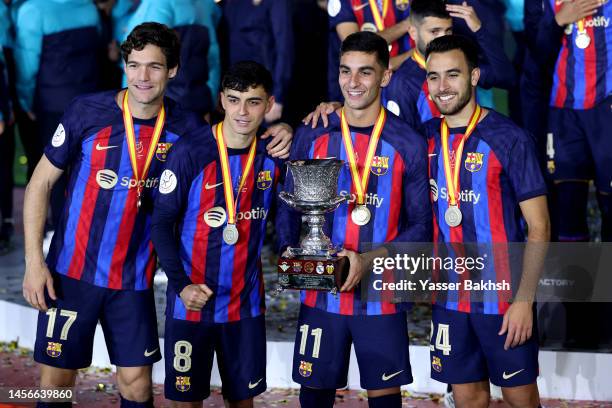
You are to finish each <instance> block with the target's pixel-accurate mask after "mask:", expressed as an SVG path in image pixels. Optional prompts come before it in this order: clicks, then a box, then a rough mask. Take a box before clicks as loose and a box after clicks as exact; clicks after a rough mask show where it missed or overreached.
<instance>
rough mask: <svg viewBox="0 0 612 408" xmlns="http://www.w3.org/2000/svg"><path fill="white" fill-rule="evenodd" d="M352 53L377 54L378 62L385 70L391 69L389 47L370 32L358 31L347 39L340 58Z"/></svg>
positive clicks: (343, 44)
mask: <svg viewBox="0 0 612 408" xmlns="http://www.w3.org/2000/svg"><path fill="white" fill-rule="evenodd" d="M350 51H360V52H365V53H367V54H376V60H377V61H378V63H379V64H380V65H381V66H382V67H383V68H384V69H387V67H389V46H388V45H387V41H385V39H384V38H382V37H381V36H380V35H378V34H375V33H372V32H369V31H358V32H356V33H353V34H351V35H349V36H348V37H346V38H345V39H344V41H342V46H341V47H340V56H342V55H344V54H345V53H347V52H350Z"/></svg>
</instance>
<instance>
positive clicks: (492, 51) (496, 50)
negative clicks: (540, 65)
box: [476, 25, 517, 89]
mask: <svg viewBox="0 0 612 408" xmlns="http://www.w3.org/2000/svg"><path fill="white" fill-rule="evenodd" d="M476 40H477V41H478V45H479V46H480V50H481V54H482V57H481V64H480V80H479V81H478V86H481V87H483V88H486V89H488V88H492V87H499V88H505V89H510V88H511V87H513V86H514V85H515V84H516V81H517V76H516V72H515V71H514V66H513V65H512V63H511V62H510V59H508V57H507V56H506V52H505V51H504V48H503V44H501V43H500V42H499V41H498V40H497V38H496V37H495V36H494V35H493V34H491V33H490V32H488V31H487V30H486V29H485V27H484V25H483V26H482V27H481V28H480V30H478V31H477V32H476Z"/></svg>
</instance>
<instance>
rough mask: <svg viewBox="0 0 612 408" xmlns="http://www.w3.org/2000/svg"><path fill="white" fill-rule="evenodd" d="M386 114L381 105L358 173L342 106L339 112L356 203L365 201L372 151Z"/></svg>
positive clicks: (373, 151) (376, 143)
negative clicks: (361, 169) (360, 171)
mask: <svg viewBox="0 0 612 408" xmlns="http://www.w3.org/2000/svg"><path fill="white" fill-rule="evenodd" d="M386 117H387V114H386V113H385V110H384V109H383V108H382V107H381V108H380V113H379V114H378V118H377V119H376V123H375V124H374V129H373V130H372V134H371V135H370V142H369V144H368V153H367V155H366V159H365V163H364V166H363V173H362V174H361V176H360V175H359V169H358V168H357V159H356V157H355V150H354V148H353V142H352V141H351V131H350V129H349V126H348V123H347V121H346V117H345V116H344V108H342V111H341V114H340V124H341V129H342V140H343V141H344V148H345V149H346V156H347V157H348V160H349V165H350V168H351V178H352V179H353V185H354V186H355V191H356V193H357V204H358V205H363V204H364V203H365V194H366V191H367V190H368V180H369V179H370V169H371V168H372V159H373V158H374V153H376V146H378V140H379V139H380V135H381V133H382V129H383V127H384V125H385V119H386Z"/></svg>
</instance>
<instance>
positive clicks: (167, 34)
mask: <svg viewBox="0 0 612 408" xmlns="http://www.w3.org/2000/svg"><path fill="white" fill-rule="evenodd" d="M149 44H152V45H156V46H158V47H159V48H161V50H162V53H163V54H164V56H165V57H166V65H167V66H168V69H172V68H174V67H177V66H178V65H179V61H180V58H181V42H180V40H179V38H178V35H177V34H176V32H175V31H174V30H171V29H170V28H168V26H166V25H164V24H160V23H153V22H147V23H142V24H140V25H137V26H136V27H134V29H133V30H132V32H131V33H130V34H129V35H128V37H127V39H126V40H125V41H124V42H123V43H122V44H121V54H122V55H123V61H125V62H126V63H127V62H128V56H129V55H130V53H131V52H132V51H133V50H136V51H142V50H143V49H144V47H146V46H147V45H149Z"/></svg>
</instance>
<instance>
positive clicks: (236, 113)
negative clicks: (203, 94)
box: [221, 85, 274, 136]
mask: <svg viewBox="0 0 612 408" xmlns="http://www.w3.org/2000/svg"><path fill="white" fill-rule="evenodd" d="M221 104H222V105H223V109H225V120H224V123H225V124H228V125H229V126H230V127H231V130H232V132H233V133H234V134H237V135H243V136H250V135H252V134H253V133H254V132H256V131H257V129H258V128H259V125H261V123H262V122H263V120H264V117H265V115H266V113H268V112H270V109H272V106H273V105H274V96H271V95H268V94H267V92H266V91H265V89H264V88H263V86H261V85H259V86H257V87H250V88H249V89H248V90H247V91H245V92H240V91H236V90H233V89H229V88H226V89H224V90H223V92H221Z"/></svg>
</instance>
